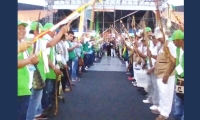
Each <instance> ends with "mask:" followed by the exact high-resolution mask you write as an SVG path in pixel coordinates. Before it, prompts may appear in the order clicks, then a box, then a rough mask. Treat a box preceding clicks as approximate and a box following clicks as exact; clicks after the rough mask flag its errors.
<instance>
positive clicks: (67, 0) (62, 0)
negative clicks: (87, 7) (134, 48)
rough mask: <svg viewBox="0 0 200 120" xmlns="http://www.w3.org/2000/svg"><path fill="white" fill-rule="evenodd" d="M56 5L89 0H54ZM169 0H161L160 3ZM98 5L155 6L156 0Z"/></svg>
mask: <svg viewBox="0 0 200 120" xmlns="http://www.w3.org/2000/svg"><path fill="white" fill-rule="evenodd" d="M53 1H54V3H53V4H54V5H82V4H84V3H86V2H87V1H88V0H53ZM166 1H167V0H160V5H161V4H163V3H164V2H166ZM96 5H97V6H102V5H110V6H111V5H112V6H113V5H120V6H155V2H154V0H104V1H103V2H102V3H96Z"/></svg>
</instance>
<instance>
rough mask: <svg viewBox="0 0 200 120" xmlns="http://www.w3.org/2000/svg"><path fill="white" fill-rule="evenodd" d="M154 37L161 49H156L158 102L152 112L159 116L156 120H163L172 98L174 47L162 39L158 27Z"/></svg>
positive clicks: (165, 38)
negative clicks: (156, 107)
mask: <svg viewBox="0 0 200 120" xmlns="http://www.w3.org/2000/svg"><path fill="white" fill-rule="evenodd" d="M163 31H164V30H163ZM164 32H165V31H164ZM154 35H155V38H156V39H157V40H158V41H159V42H160V43H161V47H160V48H158V55H157V60H156V63H155V69H154V72H155V74H156V76H157V84H158V91H159V99H160V100H159V106H158V109H157V110H152V112H153V113H155V114H160V115H159V116H158V117H157V118H156V120H165V119H167V118H168V117H169V114H170V113H171V109H172V102H173V96H174V88H175V65H176V62H175V59H176V46H175V45H174V44H173V42H170V41H167V39H168V37H167V36H166V35H165V36H164V37H163V33H162V32H161V30H160V28H159V27H157V28H156V29H155V31H154Z"/></svg>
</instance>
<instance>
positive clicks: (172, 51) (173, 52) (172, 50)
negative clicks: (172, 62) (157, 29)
mask: <svg viewBox="0 0 200 120" xmlns="http://www.w3.org/2000/svg"><path fill="white" fill-rule="evenodd" d="M168 47H169V52H170V54H171V55H172V56H173V57H174V58H176V46H175V45H174V43H173V42H168ZM160 53H163V46H162V48H160V50H159V51H158V54H160Z"/></svg>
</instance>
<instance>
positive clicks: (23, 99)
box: [17, 95, 30, 120]
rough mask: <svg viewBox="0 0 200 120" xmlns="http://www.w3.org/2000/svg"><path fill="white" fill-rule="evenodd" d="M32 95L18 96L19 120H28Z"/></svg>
mask: <svg viewBox="0 0 200 120" xmlns="http://www.w3.org/2000/svg"><path fill="white" fill-rule="evenodd" d="M29 100H30V95H26V96H18V107H17V115H18V117H17V120H26V113H27V110H28V105H29Z"/></svg>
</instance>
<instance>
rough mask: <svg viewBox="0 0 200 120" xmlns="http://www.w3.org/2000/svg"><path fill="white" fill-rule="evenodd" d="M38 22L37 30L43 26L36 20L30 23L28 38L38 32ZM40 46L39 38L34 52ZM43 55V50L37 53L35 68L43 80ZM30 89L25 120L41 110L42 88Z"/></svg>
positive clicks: (30, 119)
mask: <svg viewBox="0 0 200 120" xmlns="http://www.w3.org/2000/svg"><path fill="white" fill-rule="evenodd" d="M38 24H39V31H40V30H41V29H42V28H43V26H42V24H41V23H38V22H32V23H31V25H30V32H29V38H28V40H31V39H33V38H34V36H35V35H37V34H38V32H39V31H37V30H36V29H37V25H38ZM42 46H43V42H42V41H41V39H39V40H38V41H36V47H35V51H36V52H38V51H41V50H42V49H41V47H42ZM44 57H45V55H44V54H43V52H42V55H38V58H39V62H38V64H37V69H38V70H39V72H40V75H41V77H42V79H43V80H45V79H46V74H45V67H44V64H45V62H47V61H44V59H45V58H44ZM46 59H47V55H46ZM30 89H32V95H31V97H30V101H29V106H28V110H27V116H26V120H32V119H34V116H35V115H36V114H37V111H42V108H41V106H40V105H41V100H42V93H43V89H41V90H35V89H33V88H30Z"/></svg>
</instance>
